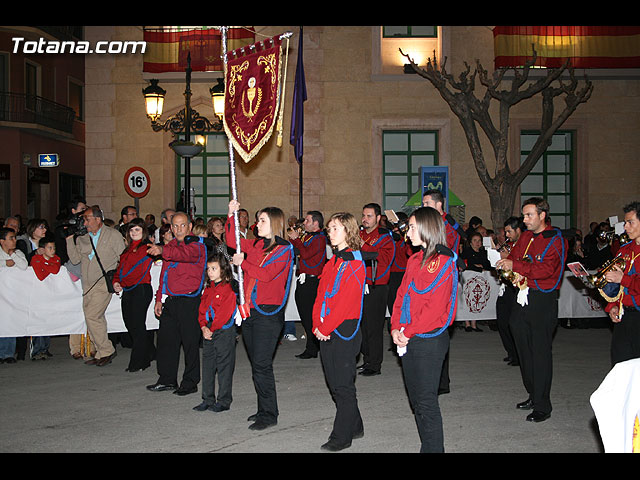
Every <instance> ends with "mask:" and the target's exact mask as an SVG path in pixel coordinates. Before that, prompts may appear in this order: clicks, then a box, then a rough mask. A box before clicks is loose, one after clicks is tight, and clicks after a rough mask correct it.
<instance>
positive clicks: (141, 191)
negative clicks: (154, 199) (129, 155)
mask: <svg viewBox="0 0 640 480" xmlns="http://www.w3.org/2000/svg"><path fill="white" fill-rule="evenodd" d="M150 188H151V179H150V177H149V174H148V173H147V171H146V170H145V169H144V168H142V167H131V168H130V169H129V170H127V173H125V174H124V189H125V190H126V191H127V193H128V194H129V195H130V196H132V197H133V198H134V199H135V207H136V210H140V209H139V207H138V199H140V198H142V197H144V196H145V195H146V194H147V193H149V189H150Z"/></svg>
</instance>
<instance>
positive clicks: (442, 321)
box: [391, 207, 458, 452]
mask: <svg viewBox="0 0 640 480" xmlns="http://www.w3.org/2000/svg"><path fill="white" fill-rule="evenodd" d="M408 235H409V238H410V240H411V243H412V244H413V245H414V246H416V247H419V248H420V251H419V252H417V253H416V254H414V255H413V256H411V258H409V260H408V262H407V269H406V271H405V274H404V278H403V280H402V283H401V285H400V287H399V288H398V294H397V297H396V301H395V302H394V305H393V312H392V315H391V336H392V338H393V341H394V343H395V344H396V345H397V346H398V354H399V355H400V357H401V359H402V372H403V375H404V380H405V385H406V387H407V393H408V395H409V401H410V403H411V407H412V409H413V412H414V416H415V420H416V424H417V427H418V433H419V435H420V440H421V443H422V445H421V448H420V451H421V452H444V435H443V428H442V415H441V413H440V406H439V404H438V385H439V383H440V374H441V372H442V363H443V361H444V358H445V355H446V353H447V351H448V350H449V334H448V333H447V327H448V326H449V325H450V324H451V322H452V321H453V319H454V318H455V314H456V295H457V288H458V270H457V266H456V260H457V255H456V253H455V252H452V251H451V250H450V249H449V248H448V247H446V246H445V245H446V244H447V238H446V230H445V226H444V222H443V221H442V216H441V215H440V214H439V213H438V212H437V210H435V209H433V208H431V207H422V208H418V209H417V210H416V211H415V212H413V213H412V214H411V216H410V217H409V231H408Z"/></svg>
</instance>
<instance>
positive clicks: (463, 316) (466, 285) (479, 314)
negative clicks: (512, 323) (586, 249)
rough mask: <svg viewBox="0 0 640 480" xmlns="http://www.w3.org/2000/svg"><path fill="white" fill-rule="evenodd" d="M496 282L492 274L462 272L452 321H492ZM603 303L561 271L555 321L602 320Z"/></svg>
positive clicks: (597, 295) (589, 290) (496, 289)
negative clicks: (456, 308)
mask: <svg viewBox="0 0 640 480" xmlns="http://www.w3.org/2000/svg"><path fill="white" fill-rule="evenodd" d="M499 291H500V282H499V281H498V276H497V274H496V273H494V272H487V271H484V272H471V271H466V272H462V275H461V276H460V283H459V284H458V311H457V314H456V321H464V320H495V319H496V300H497V298H498V293H499ZM604 305H606V302H605V301H604V300H603V299H602V298H601V296H600V293H599V292H598V291H597V290H595V289H589V288H587V287H586V286H585V285H584V284H583V283H582V282H581V281H580V280H578V279H577V278H575V276H574V275H573V274H572V273H571V272H565V273H564V275H563V278H562V283H561V285H560V296H559V298H558V318H586V317H606V316H608V315H607V313H605V311H604Z"/></svg>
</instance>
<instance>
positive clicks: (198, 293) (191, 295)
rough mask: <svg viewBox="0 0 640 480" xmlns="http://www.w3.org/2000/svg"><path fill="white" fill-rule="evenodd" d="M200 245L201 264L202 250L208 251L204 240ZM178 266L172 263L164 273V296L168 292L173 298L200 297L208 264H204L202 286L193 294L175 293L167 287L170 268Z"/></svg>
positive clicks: (201, 240) (199, 257)
mask: <svg viewBox="0 0 640 480" xmlns="http://www.w3.org/2000/svg"><path fill="white" fill-rule="evenodd" d="M198 244H199V245H200V246H199V247H198V248H199V249H200V250H199V255H198V262H199V261H200V259H201V258H202V249H203V248H204V249H205V250H206V246H205V245H204V242H203V239H202V238H200V240H199V241H198ZM198 262H196V263H198ZM177 266H178V262H170V263H169V266H168V267H167V269H166V270H165V271H164V276H163V277H162V294H163V295H164V294H165V293H166V292H169V295H171V296H172V297H197V296H198V295H200V292H201V291H202V285H203V284H204V276H205V274H206V273H207V262H204V269H203V271H202V279H201V280H200V286H199V287H198V289H197V290H196V291H195V292H193V293H173V292H172V291H171V290H169V287H168V285H167V278H168V276H169V269H170V268H176V267H177Z"/></svg>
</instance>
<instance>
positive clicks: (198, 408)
mask: <svg viewBox="0 0 640 480" xmlns="http://www.w3.org/2000/svg"><path fill="white" fill-rule="evenodd" d="M212 406H213V405H209V404H208V403H206V402H202V403H201V404H200V405H196V406H195V407H193V410H195V411H196V412H204V411H205V410H208V409H209V408H211V407H212Z"/></svg>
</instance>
